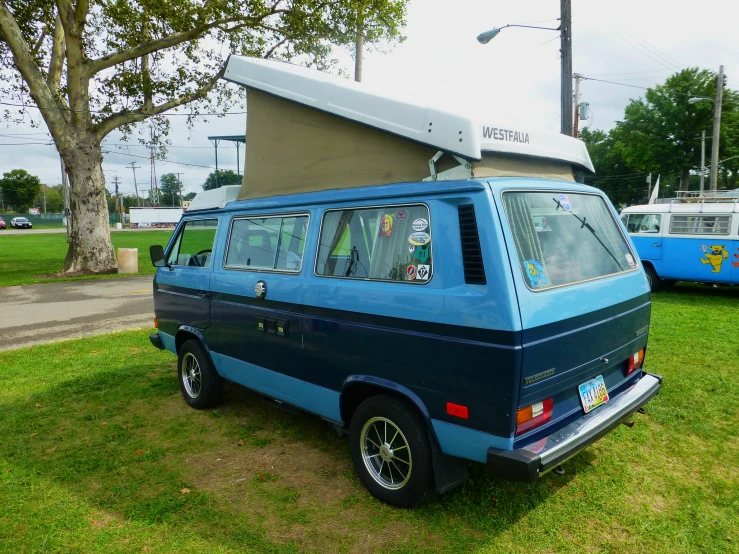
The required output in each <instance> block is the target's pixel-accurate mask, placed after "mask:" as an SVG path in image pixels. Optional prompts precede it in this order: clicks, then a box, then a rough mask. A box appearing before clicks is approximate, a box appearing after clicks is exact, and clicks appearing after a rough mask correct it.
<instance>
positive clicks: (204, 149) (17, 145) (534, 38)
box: [0, 0, 739, 196]
mask: <svg viewBox="0 0 739 554" xmlns="http://www.w3.org/2000/svg"><path fill="white" fill-rule="evenodd" d="M558 17H559V1H558V0H526V1H525V2H523V1H520V2H510V1H505V2H504V1H502V0H454V1H452V0H411V2H410V6H409V11H408V21H407V23H408V24H407V27H406V28H405V31H404V34H405V35H406V36H407V40H406V41H405V43H403V44H401V45H399V46H396V47H394V48H393V49H392V50H391V51H390V52H387V49H383V50H384V51H383V52H380V51H368V52H366V53H365V58H364V78H363V81H364V82H365V83H369V84H372V85H374V86H380V87H383V88H386V89H387V90H388V91H399V92H403V93H413V92H414V91H419V92H422V93H423V94H424V95H425V96H431V97H432V98H433V100H434V103H443V104H447V105H449V106H454V105H460V106H463V107H464V108H465V109H470V108H471V109H474V110H476V111H479V112H480V113H488V114H501V115H503V116H505V119H506V120H512V121H515V120H517V119H520V120H521V123H522V124H526V125H529V126H532V125H533V126H538V127H543V128H546V129H549V130H552V131H559V128H560V99H559V91H560V81H559V75H560V65H559V38H558V37H559V33H558V32H557V31H546V30H535V29H523V28H508V29H505V30H503V31H502V32H501V33H500V35H498V36H497V37H496V38H495V39H494V40H492V41H491V42H490V43H488V44H487V45H485V46H482V45H480V44H479V43H478V42H477V41H476V40H475V37H476V36H477V34H478V33H480V32H481V31H485V30H487V29H489V28H491V27H500V26H503V25H505V24H515V23H519V24H529V25H539V26H543V27H557V26H558V25H559V22H558V21H557V18H558ZM738 28H739V3H738V2H736V0H702V1H701V2H695V1H691V2H688V1H686V0H672V1H669V2H668V1H667V0H620V1H619V2H612V1H606V0H573V6H572V34H573V60H574V61H573V70H574V71H575V72H577V73H580V74H583V75H586V76H590V77H593V78H595V79H601V80H605V81H612V82H614V83H620V84H609V83H604V82H598V81H592V80H589V81H584V82H583V83H582V85H581V91H580V92H581V102H588V103H589V104H590V107H591V111H592V117H591V119H590V120H589V121H588V122H586V124H587V125H588V126H591V127H593V128H600V129H610V128H611V127H612V126H613V125H614V123H615V121H617V120H619V119H620V118H621V117H622V115H623V110H624V107H625V106H626V104H627V103H628V101H629V99H630V98H636V97H639V96H641V95H642V94H643V93H644V90H643V88H639V87H650V86H654V85H655V84H659V83H661V82H662V81H663V80H664V79H665V78H666V77H668V76H669V75H671V74H672V73H674V72H675V71H677V70H679V69H682V68H685V67H690V66H700V67H703V68H708V69H712V70H714V71H715V70H717V69H718V66H719V64H723V65H724V66H725V70H726V73H727V74H728V86H729V87H730V88H739V32H737V29H738ZM338 55H339V57H340V59H341V62H342V66H343V68H344V70H345V71H347V72H348V73H350V74H351V73H352V72H353V62H352V60H351V58H350V56H349V55H348V54H347V53H343V52H340V53H338ZM626 85H628V86H626ZM183 119H184V118H178V117H173V118H172V132H171V135H170V138H171V141H172V146H171V148H170V149H169V152H168V155H167V161H164V160H157V162H156V172H157V175H158V176H161V175H163V174H164V173H170V172H173V173H174V172H181V173H182V175H181V179H182V182H183V184H184V187H185V191H197V190H200V185H201V184H202V183H203V182H204V180H205V177H206V176H207V174H208V173H209V172H210V171H212V169H213V168H214V167H215V163H214V153H213V146H212V145H211V144H210V142H209V141H208V139H207V137H208V136H210V135H235V134H240V133H243V132H244V127H245V116H243V115H232V116H227V117H225V118H221V119H218V118H212V119H210V120H208V121H207V122H200V123H197V124H196V127H195V128H194V129H193V131H189V130H188V129H187V128H186V126H185V125H184V121H183ZM48 138H49V137H48V135H47V134H46V129H45V128H44V127H42V128H31V127H30V126H16V125H13V126H11V127H7V128H6V127H0V173H1V172H5V171H9V170H11V169H16V168H23V169H26V170H28V171H29V172H31V173H32V174H35V175H37V176H39V177H40V178H41V179H42V181H43V182H44V183H45V184H48V185H55V184H58V183H59V182H60V168H59V167H60V166H59V157H58V155H57V153H56V149H55V148H54V147H53V146H49V145H48V144H47V143H45V142H44V141H45V140H47V141H48ZM120 143H121V141H120V136H119V135H116V134H115V133H114V134H111V135H110V136H109V138H108V139H107V140H106V141H105V143H104V144H106V148H105V149H106V150H109V151H110V153H109V154H106V156H105V160H104V163H103V168H104V170H105V175H106V178H107V186H108V188H109V189H112V187H111V183H112V178H113V177H114V176H115V175H117V176H118V177H119V178H120V179H121V190H122V192H123V193H124V194H132V193H133V190H134V182H133V173H132V171H131V169H130V167H126V166H127V165H128V164H130V163H131V162H136V164H137V165H138V166H140V169H137V172H136V177H137V180H138V183H139V192H140V193H141V194H142V196H143V192H142V190H144V189H146V188H148V186H149V182H150V173H151V172H150V163H149V160H148V159H146V158H147V156H148V152H147V150H146V148H145V147H144V146H141V145H138V144H135V143H136V141H135V140H133V141H131V143H130V145H129V146H128V147H126V146H118V145H119V144H120ZM240 153H241V158H242V161H241V162H240V166H241V167H240V169H241V171H242V172H243V156H244V148H243V146H242V148H241V151H240ZM218 154H219V155H218V162H219V163H218V165H219V167H220V168H221V169H233V170H236V149H235V147H234V146H233V145H232V144H231V143H221V145H220V146H219V149H218ZM186 164H192V165H197V166H204V167H192V165H186Z"/></svg>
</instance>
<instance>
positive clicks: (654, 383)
mask: <svg viewBox="0 0 739 554" xmlns="http://www.w3.org/2000/svg"><path fill="white" fill-rule="evenodd" d="M661 387H662V377H661V376H659V375H652V374H650V373H645V374H644V376H643V377H642V378H641V379H640V380H639V382H638V383H636V384H635V385H633V386H632V387H631V388H629V389H627V390H625V391H624V392H623V393H621V394H619V395H618V396H617V397H616V398H614V399H613V400H612V401H610V402H608V403H607V404H605V405H604V406H603V407H601V408H598V409H596V410H595V411H593V412H590V413H589V414H586V415H584V416H583V417H581V418H580V419H578V420H576V421H573V422H572V423H570V424H569V425H567V426H566V427H563V428H562V429H560V430H558V431H555V432H554V433H552V434H551V435H549V436H548V437H546V438H544V439H542V440H540V441H537V442H535V443H533V444H530V445H528V446H525V447H523V448H518V449H516V450H498V449H495V448H489V449H488V458H487V466H488V470H489V471H490V473H491V474H492V475H494V476H496V477H504V478H508V479H514V480H516V481H535V480H536V479H537V478H538V477H539V476H540V475H543V474H544V473H546V472H547V471H549V470H551V469H554V468H555V467H557V466H558V465H559V464H561V463H563V462H565V461H567V460H569V459H570V458H572V457H573V456H574V455H575V454H577V453H578V452H580V451H581V450H582V449H583V448H585V447H587V446H588V445H590V444H592V443H594V442H595V441H597V440H598V439H599V438H601V437H602V436H604V435H605V434H607V433H608V432H609V431H611V430H612V429H613V428H614V427H616V426H617V425H619V424H620V423H622V422H623V421H624V420H625V419H627V418H628V417H629V416H630V415H631V414H633V413H634V412H635V411H637V410H638V409H639V408H641V407H642V406H644V404H646V403H647V402H649V400H651V399H652V398H653V397H654V396H655V395H656V394H657V393H658V392H659V389H660V388H661Z"/></svg>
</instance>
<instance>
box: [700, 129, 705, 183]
mask: <svg viewBox="0 0 739 554" xmlns="http://www.w3.org/2000/svg"><path fill="white" fill-rule="evenodd" d="M705 176H706V132H705V131H701V193H700V195H701V196H703V178H704V177H705Z"/></svg>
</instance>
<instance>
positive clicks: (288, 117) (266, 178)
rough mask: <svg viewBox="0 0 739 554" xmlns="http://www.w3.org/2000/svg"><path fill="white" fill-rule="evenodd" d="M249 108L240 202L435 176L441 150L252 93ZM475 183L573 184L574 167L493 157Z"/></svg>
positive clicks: (446, 165) (478, 169)
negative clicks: (531, 180) (544, 180)
mask: <svg viewBox="0 0 739 554" xmlns="http://www.w3.org/2000/svg"><path fill="white" fill-rule="evenodd" d="M247 101H248V104H247V133H246V134H247V138H246V164H245V170H244V179H243V181H242V185H241V190H240V192H239V196H238V199H239V200H246V199H253V198H264V197H268V196H279V195H285V194H296V193H301V192H315V191H321V190H330V189H347V188H355V187H362V186H370V185H384V184H390V183H404V182H416V181H422V180H423V179H425V178H427V177H428V176H429V175H430V172H429V165H428V162H429V159H431V158H432V157H433V156H434V154H435V153H436V150H434V149H433V148H430V147H428V146H424V145H422V144H418V143H415V142H413V141H410V140H407V139H403V138H399V137H396V136H394V135H390V134H388V133H385V132H382V131H378V130H377V129H373V128H371V127H367V126H365V125H362V124H359V123H355V122H351V121H347V120H345V119H342V118H340V117H337V116H334V115H330V114H327V113H324V112H321V111H319V110H316V109H313V108H310V107H307V106H304V105H301V104H297V103H295V102H290V101H288V100H284V99H281V98H278V97H275V96H272V95H269V94H266V93H264V92H261V91H258V90H255V89H252V88H249V89H247ZM456 165H457V162H456V161H455V160H454V159H453V158H451V157H450V156H444V157H442V158H441V160H439V162H438V163H437V165H436V167H437V171H438V172H442V171H444V170H446V169H450V168H452V167H454V166H456ZM565 169H566V171H565ZM568 172H569V178H566V177H567V175H566V174H567V173H568ZM473 175H474V176H475V177H500V176H527V177H548V178H554V179H565V180H572V171H571V169H570V167H569V165H567V164H557V163H556V162H548V161H546V160H538V159H536V158H531V159H525V158H518V159H516V158H513V157H509V156H505V155H495V156H488V155H485V156H484V158H483V160H482V161H480V162H476V163H475V164H474V165H473Z"/></svg>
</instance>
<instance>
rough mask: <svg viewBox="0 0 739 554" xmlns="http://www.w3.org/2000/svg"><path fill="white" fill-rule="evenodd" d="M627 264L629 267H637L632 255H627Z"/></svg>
mask: <svg viewBox="0 0 739 554" xmlns="http://www.w3.org/2000/svg"><path fill="white" fill-rule="evenodd" d="M626 263H627V264H629V267H636V262H635V261H634V256H632V255H631V254H626Z"/></svg>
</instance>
